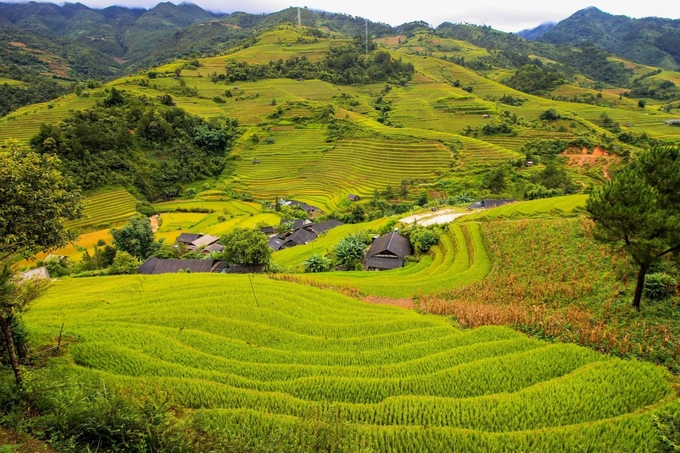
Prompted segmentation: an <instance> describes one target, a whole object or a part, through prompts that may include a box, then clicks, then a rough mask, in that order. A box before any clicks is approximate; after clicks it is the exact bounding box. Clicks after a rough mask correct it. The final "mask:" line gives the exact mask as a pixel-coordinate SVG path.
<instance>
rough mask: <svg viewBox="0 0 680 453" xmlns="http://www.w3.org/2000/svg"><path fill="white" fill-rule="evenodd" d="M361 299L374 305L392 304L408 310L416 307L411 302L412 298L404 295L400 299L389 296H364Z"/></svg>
mask: <svg viewBox="0 0 680 453" xmlns="http://www.w3.org/2000/svg"><path fill="white" fill-rule="evenodd" d="M363 301H364V302H368V303H369V304H376V305H393V306H395V307H399V308H407V309H409V310H412V309H414V308H416V305H415V304H414V303H413V299H411V298H408V297H404V298H402V299H392V298H391V297H378V296H366V297H364V298H363Z"/></svg>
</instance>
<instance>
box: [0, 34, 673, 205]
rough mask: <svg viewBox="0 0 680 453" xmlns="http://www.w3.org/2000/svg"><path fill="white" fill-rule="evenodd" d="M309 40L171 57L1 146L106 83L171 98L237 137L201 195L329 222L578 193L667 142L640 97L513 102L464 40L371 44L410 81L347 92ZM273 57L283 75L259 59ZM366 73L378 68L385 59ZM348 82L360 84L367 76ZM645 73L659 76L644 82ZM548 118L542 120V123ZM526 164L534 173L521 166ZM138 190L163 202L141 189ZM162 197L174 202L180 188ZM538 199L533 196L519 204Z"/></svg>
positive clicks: (515, 95)
mask: <svg viewBox="0 0 680 453" xmlns="http://www.w3.org/2000/svg"><path fill="white" fill-rule="evenodd" d="M314 30H315V29H310V28H306V27H302V28H296V27H291V26H285V25H284V26H279V27H277V28H276V29H273V30H270V31H266V32H264V33H262V34H260V35H258V37H257V38H256V39H255V42H254V43H252V44H248V45H243V46H241V47H239V48H237V49H235V50H234V51H232V52H231V53H229V54H227V55H224V56H216V57H206V58H196V59H190V60H179V61H177V62H175V63H172V64H168V65H164V66H160V67H158V68H157V69H155V70H154V71H151V72H149V73H148V74H146V75H138V76H131V77H127V78H123V79H119V80H117V81H115V82H112V83H110V84H109V85H108V86H106V87H104V88H101V89H95V90H88V94H89V95H90V97H84V96H82V95H81V96H75V97H73V96H72V97H68V98H63V99H62V100H59V101H56V102H54V103H52V104H50V105H51V107H50V106H49V105H45V104H43V105H42V106H40V105H37V106H32V107H30V108H24V109H21V110H19V111H17V112H15V113H13V114H11V115H9V116H8V117H6V118H5V119H4V120H2V121H0V138H3V139H6V138H11V137H13V138H17V139H20V140H24V141H28V140H29V139H30V138H31V136H33V135H34V134H35V133H37V132H38V130H39V125H40V123H41V122H43V121H46V120H47V121H50V122H52V124H54V125H57V123H59V121H61V120H63V119H66V118H67V117H68V112H69V110H71V109H73V108H75V109H81V108H90V106H92V105H94V104H96V103H97V102H101V99H103V98H106V97H107V96H109V94H107V92H109V91H110V90H111V87H116V89H118V90H123V91H124V92H127V93H129V95H130V96H147V97H150V98H155V97H159V96H160V97H163V96H168V95H169V96H170V97H171V99H172V102H173V103H176V104H177V106H178V107H181V108H183V109H186V111H187V112H188V113H192V114H198V115H200V116H202V117H203V118H206V119H208V120H210V119H211V118H212V119H214V120H218V119H219V118H225V117H226V118H230V119H236V120H238V122H239V125H240V126H241V128H242V131H241V136H240V138H239V139H238V140H237V141H236V142H235V143H234V147H233V150H232V151H231V152H230V154H229V161H228V163H227V166H226V169H225V171H224V172H223V173H222V175H221V177H220V178H219V179H218V180H217V181H214V182H211V183H208V184H209V187H203V188H202V189H201V190H206V189H211V190H217V191H219V192H220V193H223V194H224V195H225V196H233V195H234V194H236V195H237V196H239V197H244V198H246V199H256V200H273V199H274V197H276V196H279V197H281V196H283V197H291V198H295V199H299V200H301V201H305V202H308V203H312V204H314V205H317V206H318V207H320V208H321V209H323V210H325V211H326V212H330V211H333V210H336V209H338V207H339V206H341V205H342V204H343V201H344V199H345V197H346V196H347V194H349V193H356V194H358V195H360V196H362V197H369V198H370V197H371V196H373V194H374V192H375V191H376V190H377V191H379V192H383V191H385V190H386V189H387V187H388V186H389V187H392V188H396V187H399V186H401V185H402V183H404V181H406V182H405V183H404V184H405V185H406V187H407V190H406V192H405V193H404V194H403V195H402V196H396V197H395V196H392V200H393V202H400V201H402V202H403V201H408V200H415V199H417V198H418V197H419V196H421V195H422V194H423V193H425V194H426V195H428V196H435V194H436V193H438V192H437V191H440V192H441V193H445V194H446V195H445V196H443V198H447V197H448V196H453V195H454V194H456V193H457V192H461V189H459V188H460V187H461V185H462V184H468V185H469V184H472V185H471V186H468V187H469V188H468V189H467V190H468V192H471V193H473V194H480V195H481V194H483V193H486V194H489V195H491V194H493V195H496V196H498V195H504V194H505V195H506V196H509V197H512V198H520V199H522V198H531V197H536V196H538V197H542V196H546V194H553V195H554V194H565V193H571V192H574V191H576V192H578V191H581V190H584V189H585V188H586V187H587V186H588V185H589V184H599V183H600V182H601V181H602V180H603V179H604V178H606V174H607V173H606V172H607V171H609V169H610V168H615V167H616V165H617V162H619V161H620V159H621V158H625V156H627V155H630V154H632V153H635V152H636V150H637V149H640V148H642V147H646V146H648V145H649V144H650V143H656V142H659V141H667V140H675V139H677V137H678V130H677V129H676V128H673V127H670V126H668V125H666V124H665V123H664V121H665V120H668V119H673V118H675V116H674V114H673V110H672V109H671V110H670V112H668V113H666V112H663V111H658V110H655V109H654V107H653V105H654V103H657V106H659V107H661V106H662V105H663V104H662V103H663V102H664V101H657V100H653V99H650V100H649V101H648V102H649V107H647V108H646V109H643V108H640V107H639V106H637V103H636V102H635V101H633V100H630V99H627V98H625V97H621V96H616V95H614V94H610V93H606V92H603V93H599V92H597V91H595V90H591V91H590V94H589V95H590V96H592V99H593V100H594V101H593V103H592V104H591V103H588V102H585V101H580V100H579V101H578V102H565V101H566V100H572V99H571V97H572V96H574V97H575V96H581V95H585V94H586V93H588V91H587V90H584V89H582V88H579V87H577V86H575V85H571V84H563V85H561V86H560V87H559V90H560V91H559V92H560V93H562V94H560V97H559V99H564V100H554V99H547V98H546V97H539V96H535V95H531V94H527V93H522V92H520V91H517V90H515V89H512V88H510V87H508V86H507V85H505V84H502V83H499V81H503V79H502V78H500V80H499V81H496V80H494V78H492V77H488V76H487V77H485V76H484V74H481V73H480V72H475V71H473V70H471V69H470V68H468V67H464V66H461V65H459V64H457V63H456V62H455V61H457V60H456V58H458V57H457V55H484V54H488V52H489V51H487V50H485V49H483V48H480V47H476V46H474V45H473V44H470V43H468V44H465V45H466V46H467V47H465V48H464V47H462V46H463V45H464V44H462V43H463V42H462V41H459V40H453V39H452V38H440V37H436V36H434V35H432V34H431V33H430V32H428V31H425V30H421V31H418V30H416V31H415V32H410V33H413V37H412V38H406V37H405V36H404V39H403V40H402V39H401V38H397V39H394V38H383V39H380V40H377V44H379V45H380V46H381V47H380V48H377V49H376V50H375V51H374V52H373V54H372V55H374V57H372V58H378V57H379V56H380V55H383V57H380V58H384V55H391V61H393V62H394V65H395V66H394V68H397V69H396V70H399V71H401V70H406V69H407V68H410V67H411V66H410V65H412V67H413V71H414V74H413V75H412V76H410V77H411V78H412V80H411V81H410V82H408V83H407V84H405V83H404V81H403V80H404V79H403V77H409V74H406V73H404V74H405V75H399V76H398V77H399V78H401V79H398V78H396V77H397V76H393V75H388V74H387V73H386V72H383V73H378V72H371V73H370V74H372V75H370V77H373V80H375V82H373V83H369V84H365V85H359V84H357V83H356V82H355V83H351V81H350V84H347V82H345V80H347V79H346V76H347V74H346V73H344V72H337V74H335V73H332V72H330V73H329V72H328V71H329V70H331V69H329V68H331V66H329V65H332V64H335V63H333V61H334V60H330V59H329V58H331V56H332V55H334V54H332V53H330V52H331V50H333V49H339V48H342V49H344V50H342V52H350V54H351V55H354V57H353V58H355V57H356V55H359V53H358V52H357V51H356V50H352V49H354V48H353V47H352V44H351V43H352V41H351V40H342V39H334V38H329V37H323V36H319V37H317V36H313V31H314ZM470 30H471V31H483V32H484V30H481V29H480V30H474V29H470ZM503 36H505V35H503ZM508 36H510V35H508ZM470 39H472V40H473V41H475V39H473V38H470ZM503 39H506V38H503ZM508 39H509V38H508ZM515 39H519V38H515ZM338 46H340V47H338ZM342 46H345V47H342ZM348 46H349V47H348ZM436 46H439V48H437V47H436ZM456 46H457V47H456ZM420 49H423V50H420ZM425 49H432V50H433V51H431V52H430V51H429V50H425ZM455 49H460V50H455ZM385 51H387V52H390V54H387V53H384V52H385ZM381 52H383V53H381ZM424 52H427V53H428V54H429V55H430V58H428V57H427V56H426V55H424V54H423V53H424ZM338 55H340V54H338ZM489 55H490V54H489ZM301 58H304V60H300V59H301ZM333 58H337V57H333ZM480 58H481V57H480ZM296 59H297V60H296ZM278 60H281V62H284V61H286V62H287V64H288V65H291V66H290V67H291V68H293V69H291V70H288V69H285V68H286V67H287V66H285V65H283V66H281V64H282V63H279V64H278V65H273V63H272V64H270V63H269V62H270V61H271V62H276V61H278ZM381 61H382V60H381ZM399 62H401V63H399ZM375 64H376V66H375V68H378V67H381V66H380V65H382V64H383V63H380V65H378V64H377V63H375ZM272 65H273V66H272ZM315 65H316V66H315ZM319 65H322V66H323V68H324V70H323V71H325V72H323V75H321V74H322V73H321V72H319V71H320V70H319V69H318V67H320V66H319ZM399 65H401V66H399ZM272 68H274V69H272ZM315 68H316V69H315ZM385 68H387V66H385ZM405 68H406V69H405ZM388 69H389V70H390V71H391V70H392V69H391V68H388ZM409 70H410V69H409ZM263 71H268V73H267V72H263ZM301 71H303V72H301ZM332 71H336V69H332ZM371 71H373V69H372V70H371ZM381 71H383V69H381ZM177 73H179V74H180V76H179V77H177V76H176V74H177ZM333 74H335V75H333ZM367 74H368V73H367ZM299 76H302V77H299ZM315 77H323V78H325V80H318V79H315ZM351 77H352V78H354V79H352V80H370V79H366V77H369V76H367V75H360V76H359V75H356V74H355V75H351ZM362 77H363V78H362ZM380 77H382V79H381V78H380ZM390 77H392V78H390ZM657 77H664V74H661V75H658V76H654V77H647V78H646V79H644V80H653V79H656V78H657ZM378 80H383V82H378ZM385 82H388V83H385ZM506 83H507V82H506ZM338 84H340V85H338ZM386 85H387V86H386ZM592 93H599V94H598V96H599V97H598V96H595V94H592ZM553 97H555V96H553ZM98 100H99V101H98ZM600 100H601V101H600ZM142 102H146V101H142ZM551 109H552V110H551ZM550 111H553V112H554V113H551V115H553V116H552V117H550V118H551V119H548V120H546V119H541V116H542V115H544V114H546V112H550ZM214 120H210V121H214ZM68 121H69V122H73V121H80V120H77V118H73V119H69V120H68ZM220 121H222V120H220ZM102 126H103V125H102ZM110 133H111V134H114V133H116V132H115V131H113V130H112V131H110ZM43 139H44V137H43ZM596 149H597V150H599V151H597V152H595V150H596ZM580 150H583V151H582V152H583V154H581V151H580ZM602 150H604V152H602ZM407 154H408V155H410V156H412V157H415V159H414V160H413V162H412V163H411V167H410V169H409V170H408V171H406V170H405V169H403V168H400V166H399V163H400V162H402V161H403V160H404V158H405V157H406V155H407ZM524 160H532V161H533V162H534V163H535V165H534V166H533V167H532V168H526V167H524ZM253 162H257V164H253ZM551 162H552V163H556V164H558V165H561V166H564V168H565V169H566V170H567V171H568V175H569V177H568V179H569V181H571V182H568V181H567V180H566V179H565V180H564V181H563V182H560V183H552V182H551V183H547V182H545V181H544V182H541V181H542V178H543V177H544V175H547V173H545V172H544V170H545V169H546V168H549V169H550V168H552V167H550V166H549V165H548V164H550V163H551ZM518 163H519V164H518ZM498 164H505V165H507V166H506V167H505V168H506V171H505V176H504V179H505V182H504V184H503V187H501V188H493V190H491V188H490V186H489V182H488V181H489V180H488V176H489V174H490V173H489V172H490V169H491V168H492V167H494V166H496V165H498ZM612 165H614V167H611V166H612ZM281 168H286V169H287V171H286V172H283V173H282V172H281ZM213 175H214V173H213ZM190 182H191V181H190V180H187V179H183V180H182V182H181V184H182V185H183V187H184V188H186V185H187V184H189V183H190ZM113 183H115V184H118V183H119V182H116V181H114V182H113ZM204 186H205V185H204ZM95 187H96V185H94V186H91V187H88V188H95ZM138 190H140V191H141V192H142V193H146V194H152V193H156V194H158V193H163V191H158V190H156V191H155V192H154V191H153V190H150V187H148V186H146V187H142V186H140V185H138ZM173 190H174V193H179V192H180V191H181V188H180V189H178V190H175V189H173ZM201 190H199V192H200V191H201ZM546 190H547V191H550V190H553V192H545V191H546ZM485 191H486V192H485ZM535 191H538V192H535ZM539 193H540V194H543V195H531V194H539ZM157 196H158V195H154V197H157ZM437 197H439V195H437Z"/></svg>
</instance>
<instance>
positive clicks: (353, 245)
mask: <svg viewBox="0 0 680 453" xmlns="http://www.w3.org/2000/svg"><path fill="white" fill-rule="evenodd" d="M367 245H368V241H367V237H366V236H365V235H363V234H362V233H361V232H358V233H354V234H350V235H348V236H345V237H344V238H343V239H342V240H341V241H340V242H338V245H336V246H335V248H334V249H333V252H334V254H335V259H336V264H337V266H338V268H339V269H345V270H348V271H351V270H356V269H358V268H359V267H360V266H361V262H362V261H363V259H364V256H366V246H367Z"/></svg>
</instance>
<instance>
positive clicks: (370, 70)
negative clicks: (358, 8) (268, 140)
mask: <svg viewBox="0 0 680 453" xmlns="http://www.w3.org/2000/svg"><path fill="white" fill-rule="evenodd" d="M414 71H415V70H414V68H413V64H411V63H403V62H402V61H401V59H399V60H394V59H392V57H391V56H390V54H389V53H388V52H385V51H378V52H375V53H374V54H373V55H371V58H370V59H368V60H367V59H366V58H365V56H364V55H363V53H362V51H361V50H360V49H358V48H357V47H355V46H353V45H341V46H333V47H331V48H330V49H329V51H328V54H327V55H326V56H325V58H324V59H323V60H321V61H320V62H311V61H309V60H308V59H307V57H305V56H302V57H299V56H294V57H290V58H289V59H288V60H286V61H285V62H284V61H283V60H278V61H271V62H269V64H248V63H246V62H243V61H241V62H238V61H236V60H229V61H228V62H227V66H226V78H227V80H228V81H229V82H235V81H238V80H247V81H255V80H259V79H275V78H290V79H304V80H307V79H321V80H324V81H326V82H330V83H334V84H337V85H352V84H358V83H371V82H391V83H397V84H404V83H405V82H407V81H409V80H410V79H411V78H412V77H413V74H414Z"/></svg>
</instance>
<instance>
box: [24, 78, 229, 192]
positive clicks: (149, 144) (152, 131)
mask: <svg viewBox="0 0 680 453" xmlns="http://www.w3.org/2000/svg"><path fill="white" fill-rule="evenodd" d="M168 98H169V96H168ZM170 99H171V98H170ZM107 105H108V107H107ZM237 135H238V129H237V123H236V121H234V120H225V122H224V124H219V123H217V122H214V121H211V122H206V121H205V120H204V119H202V118H200V117H197V116H193V115H189V114H188V113H186V112H185V111H184V110H182V109H180V108H178V107H172V106H166V105H163V104H161V105H158V104H156V103H154V102H151V101H150V100H149V99H147V98H139V97H134V96H132V95H129V94H127V93H123V92H121V91H118V90H116V89H115V88H112V89H111V92H110V94H109V96H108V97H107V98H105V100H104V102H103V104H97V105H95V107H93V108H92V109H89V110H83V111H77V112H72V113H71V114H70V116H69V117H67V118H66V119H65V120H63V121H62V122H61V123H60V124H59V125H58V126H54V125H49V124H43V125H42V126H41V127H40V132H39V133H38V134H37V135H36V136H34V137H33V138H32V139H31V146H32V148H33V149H34V150H36V151H37V152H39V153H47V154H54V155H57V156H59V157H60V158H61V160H62V163H63V169H64V171H65V172H66V173H67V174H69V175H71V176H72V177H73V178H74V179H75V180H76V181H77V182H78V183H79V184H80V186H81V187H83V188H84V189H94V188H98V187H101V186H105V185H115V184H124V185H135V186H136V187H137V188H138V189H139V190H140V191H141V192H142V193H143V194H145V195H146V196H147V197H148V198H150V199H155V198H158V197H161V196H174V195H177V194H178V193H179V192H180V184H183V183H188V182H192V181H195V180H197V179H204V178H208V177H211V176H215V175H217V174H219V172H220V171H221V170H222V169H223V168H224V165H225V157H226V154H227V152H228V150H229V148H230V147H231V144H232V141H233V139H235V138H236V136H237Z"/></svg>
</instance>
